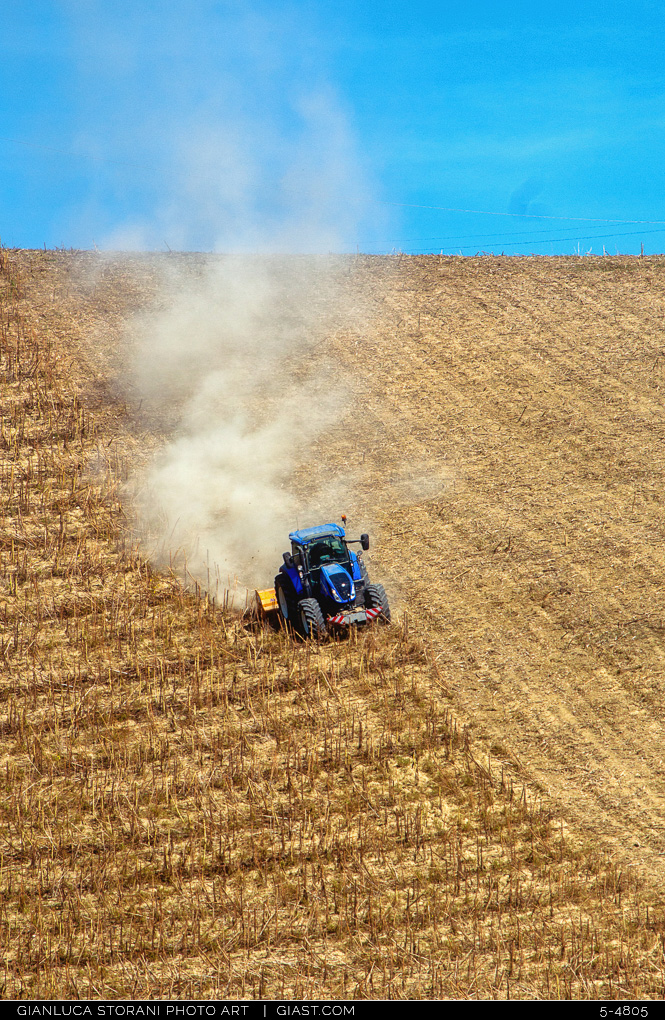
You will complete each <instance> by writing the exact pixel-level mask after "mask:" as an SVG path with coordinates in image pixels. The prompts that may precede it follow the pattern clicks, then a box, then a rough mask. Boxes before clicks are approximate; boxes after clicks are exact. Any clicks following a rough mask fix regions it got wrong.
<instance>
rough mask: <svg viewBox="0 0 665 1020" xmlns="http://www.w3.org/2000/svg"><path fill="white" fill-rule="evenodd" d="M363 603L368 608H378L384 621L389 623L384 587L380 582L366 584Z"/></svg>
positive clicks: (388, 608)
mask: <svg viewBox="0 0 665 1020" xmlns="http://www.w3.org/2000/svg"><path fill="white" fill-rule="evenodd" d="M365 605H366V606H367V607H368V609H380V610H381V616H382V618H383V619H384V620H385V622H386V623H390V606H389V604H388V596H387V595H386V589H385V588H384V587H383V585H382V584H368V585H367V587H366V588H365Z"/></svg>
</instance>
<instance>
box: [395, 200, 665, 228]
mask: <svg viewBox="0 0 665 1020" xmlns="http://www.w3.org/2000/svg"><path fill="white" fill-rule="evenodd" d="M381 205H395V206H400V207H401V208H404V209H437V210H439V211H440V212H454V213H472V214H473V215H474V216H513V217H515V216H516V217H517V218H518V219H529V220H574V221H575V222H577V223H663V224H665V220H610V219H604V218H603V217H601V216H545V215H543V214H541V213H516V212H488V210H487V209H453V208H452V207H451V206H447V205H416V204H415V203H414V202H382V203H381Z"/></svg>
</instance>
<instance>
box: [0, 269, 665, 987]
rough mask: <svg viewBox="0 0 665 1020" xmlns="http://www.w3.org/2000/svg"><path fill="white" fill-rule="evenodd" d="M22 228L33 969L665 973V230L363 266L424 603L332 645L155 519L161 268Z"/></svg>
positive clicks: (12, 737) (17, 607) (16, 360)
mask: <svg viewBox="0 0 665 1020" xmlns="http://www.w3.org/2000/svg"><path fill="white" fill-rule="evenodd" d="M1 255H2V266H1V271H0V283H1V284H2V287H3V288H4V291H3V293H2V295H1V298H2V300H1V309H2V373H1V375H0V388H1V399H2V408H3V431H2V465H1V468H2V497H3V518H2V547H1V549H0V575H1V576H0V622H1V624H2V627H3V631H2V632H0V641H1V642H2V646H1V649H0V652H1V655H2V660H3V664H4V678H2V679H0V726H1V727H2V736H3V747H2V752H1V754H0V772H1V773H2V774H3V775H4V776H6V783H5V789H4V791H3V793H2V798H1V800H0V812H1V813H0V818H1V819H2V825H3V826H4V835H3V837H2V839H3V843H2V846H1V847H0V888H1V889H2V895H3V915H2V918H1V919H0V937H1V938H2V944H3V954H4V957H5V961H6V965H5V972H4V981H5V985H4V994H5V995H7V996H15V997H16V996H18V997H22V996H34V997H39V996H44V997H47V998H49V997H56V996H57V997H61V996H62V997H69V996H76V995H81V996H83V995H85V996H91V997H106V998H114V997H126V996H137V997H148V996H155V997H159V996H163V997H170V996H178V995H181V996H193V997H199V996H203V997H207V996H245V997H251V998H257V997H261V996H266V997H283V996H284V997H319V996H320V997H328V996H330V997H342V996H356V997H375V998H384V997H430V998H443V997H447V996H448V997H457V998H462V997H491V996H496V997H499V998H505V997H508V996H511V997H513V996H514V997H523V998H546V997H552V998H559V997H573V998H581V997H591V998H595V997H604V996H608V997H619V998H636V997H641V996H645V997H654V998H655V997H660V996H662V994H663V990H664V989H665V984H664V983H663V982H664V973H663V945H664V944H665V943H663V931H664V930H665V912H664V908H663V903H662V899H661V893H660V890H661V889H662V885H663V877H664V875H663V870H664V868H665V863H664V855H665V781H664V780H665V766H664V764H663V759H662V753H663V752H662V743H663V740H662V737H663V710H662V708H661V697H660V695H661V692H662V690H663V687H664V686H665V648H664V645H663V633H664V628H665V611H664V599H665V596H664V595H663V581H664V580H665V578H664V577H663V573H664V571H663V566H664V560H663V556H664V552H663V542H664V540H665V513H664V509H663V495H662V493H663V481H664V479H663V473H664V468H665V460H664V454H663V447H662V434H663V424H664V423H663V414H662V397H661V392H660V389H661V385H663V384H664V380H663V373H664V372H665V337H664V331H663V311H664V299H663V294H664V293H665V291H664V286H663V285H664V284H665V259H660V258H645V259H637V258H621V257H619V258H603V259H601V258H587V257H585V258H560V259H545V258H543V259H541V258H530V259H509V258H505V259H504V258H488V257H483V258H473V259H463V258H439V257H438V256H432V257H430V256H423V257H412V258H407V257H401V256H400V257H395V258H378V257H377V258H372V257H360V258H357V259H350V260H349V269H350V273H349V287H350V288H352V289H354V290H355V291H356V292H357V296H358V302H359V306H361V305H362V306H363V307H366V306H367V305H369V307H370V309H371V311H372V317H371V321H370V324H369V325H363V326H362V329H361V328H359V329H358V331H357V332H355V333H353V332H352V331H348V330H347V331H340V332H338V333H337V334H336V335H335V336H333V337H331V338H330V344H331V347H332V348H333V349H334V350H335V352H336V354H337V356H338V357H339V359H340V361H341V362H342V363H343V364H345V365H346V366H347V369H348V372H349V374H351V373H352V372H354V373H356V374H357V372H358V368H359V365H360V367H361V370H362V372H361V385H359V387H358V392H357V394H356V397H355V404H354V409H353V413H352V414H351V415H350V416H349V418H348V420H347V421H346V422H345V423H344V424H343V425H342V426H340V427H339V428H338V429H337V430H335V431H333V432H332V433H331V434H330V435H328V436H324V437H322V438H321V440H320V442H319V444H318V447H317V449H316V450H315V453H316V457H313V458H312V463H311V464H310V465H308V467H307V471H309V472H310V476H309V477H310V478H311V473H314V474H317V473H318V476H319V477H320V480H321V481H324V479H325V477H326V474H327V473H330V472H333V473H334V474H336V475H337V476H339V475H340V474H341V475H343V474H344V472H346V473H347V475H348V477H349V478H352V479H353V493H354V496H353V499H352V500H351V501H350V505H349V506H347V507H340V508H339V510H340V512H341V511H342V510H346V511H347V512H348V514H349V518H350V522H351V526H352V527H355V522H356V521H357V522H359V523H362V525H363V530H364V529H365V525H366V529H367V530H370V531H371V532H372V539H373V549H372V573H373V575H374V577H375V578H376V579H382V580H385V581H386V585H387V587H388V588H389V591H390V595H391V600H392V603H393V606H394V608H395V610H396V613H395V615H396V616H397V617H399V623H398V624H397V625H396V626H395V627H394V628H392V629H390V630H386V629H384V630H376V631H371V632H369V633H367V634H364V635H355V636H354V637H353V638H352V640H351V641H347V642H341V643H339V644H331V645H328V646H321V647H316V646H315V647H308V646H304V645H294V643H293V642H292V641H291V640H290V639H289V638H288V636H286V635H283V634H273V633H271V632H270V631H267V630H256V631H252V630H248V629H247V627H246V626H245V625H244V623H243V621H242V620H241V619H239V618H238V616H237V615H236V614H234V613H232V612H230V611H225V610H224V609H222V610H220V608H219V607H217V606H214V605H212V604H211V603H210V602H209V601H208V600H207V599H206V598H205V597H199V594H198V593H196V592H194V593H191V592H190V593H187V592H184V591H183V590H182V588H181V587H180V585H179V584H178V582H177V579H176V578H174V577H170V576H166V575H162V574H159V573H156V572H154V571H153V570H151V568H150V566H149V564H148V563H146V562H145V560H144V559H143V557H142V556H141V555H140V554H139V553H138V552H137V551H136V550H135V549H133V548H132V542H131V530H132V527H131V507H129V506H127V505H125V506H123V505H122V500H121V498H120V496H121V493H122V488H121V486H122V482H123V480H124V479H126V477H127V475H128V474H129V472H130V470H132V469H133V468H134V467H135V466H136V464H137V463H140V461H141V459H142V458H144V457H145V456H146V454H147V453H148V452H149V451H150V450H151V449H153V448H155V447H156V446H158V445H159V443H160V442H162V441H163V435H162V433H161V432H160V430H159V428H157V426H156V425H155V424H154V423H151V422H150V421H146V420H145V419H144V418H141V417H140V415H137V414H136V413H134V411H133V410H132V407H131V402H130V403H129V404H128V402H127V401H128V398H127V395H126V394H125V393H124V392H123V391H121V390H120V388H119V387H118V386H117V383H116V381H115V378H116V368H117V365H118V358H120V359H122V350H121V347H120V346H119V345H120V337H121V335H122V328H123V323H124V322H125V321H126V319H127V316H128V315H129V314H130V313H131V312H132V311H133V310H134V309H136V308H140V307H143V306H145V305H146V304H147V303H148V302H150V301H151V300H152V299H153V298H154V296H155V294H156V286H157V284H156V277H155V266H156V265H158V263H159V259H158V258H156V259H151V258H149V257H135V258H129V257H127V258H123V259H120V260H107V259H102V258H100V257H98V256H96V255H92V254H85V253H65V252H58V253H54V252H45V253H40V252H6V251H5V252H2V253H1ZM167 258H170V256H164V259H167ZM177 258H179V259H180V261H181V263H182V265H183V266H184V267H185V268H186V271H187V272H192V273H196V272H197V271H198V267H199V266H200V265H201V264H204V260H203V258H202V257H198V256H179V257H177ZM363 366H364V367H363ZM296 484H299V485H301V486H303V491H304V487H305V486H306V485H307V484H308V482H307V472H306V471H305V469H304V468H303V469H301V470H300V472H298V473H297V474H296ZM327 509H328V512H330V510H331V509H333V510H334V509H336V508H327ZM267 581H269V579H267ZM0 980H2V978H1V976H0Z"/></svg>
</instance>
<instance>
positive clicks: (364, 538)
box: [360, 535, 369, 550]
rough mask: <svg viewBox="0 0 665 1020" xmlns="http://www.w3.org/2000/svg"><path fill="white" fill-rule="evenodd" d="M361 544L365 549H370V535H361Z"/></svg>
mask: <svg viewBox="0 0 665 1020" xmlns="http://www.w3.org/2000/svg"><path fill="white" fill-rule="evenodd" d="M360 544H361V546H362V547H363V549H365V550H367V549H369V535H361V536H360Z"/></svg>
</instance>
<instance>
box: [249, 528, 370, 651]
mask: <svg viewBox="0 0 665 1020" xmlns="http://www.w3.org/2000/svg"><path fill="white" fill-rule="evenodd" d="M342 519H343V520H345V519H344V518H342ZM289 539H290V540H291V552H285V553H284V563H283V564H282V566H281V567H280V568H279V573H278V575H277V577H276V578H275V588H274V591H271V590H270V589H269V590H268V591H262V592H257V596H258V598H259V602H260V604H261V606H262V609H263V610H264V611H265V612H270V611H276V612H279V614H280V615H281V617H282V619H283V621H284V623H285V624H287V625H288V626H290V627H291V628H292V629H293V630H295V631H296V633H298V634H300V635H301V637H305V638H310V637H311V638H316V639H318V640H321V639H322V638H325V637H326V636H327V634H328V632H329V631H330V630H333V629H335V628H343V627H350V626H352V625H357V624H363V623H370V622H372V621H374V620H377V619H381V620H383V621H384V622H390V606H389V605H388V598H387V596H386V592H385V589H384V588H383V585H381V584H371V583H370V580H369V577H368V575H367V569H366V567H365V564H364V563H363V558H362V550H366V549H369V536H368V535H361V536H360V538H358V539H348V538H347V537H346V534H345V531H344V528H343V527H341V526H340V525H339V524H322V525H320V526H319V527H317V528H304V529H302V530H300V531H292V532H291V534H290V535H289ZM352 544H353V545H355V544H357V545H360V546H361V549H360V550H359V551H358V552H354V551H353V550H351V549H350V548H349V546H350V545H352Z"/></svg>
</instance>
